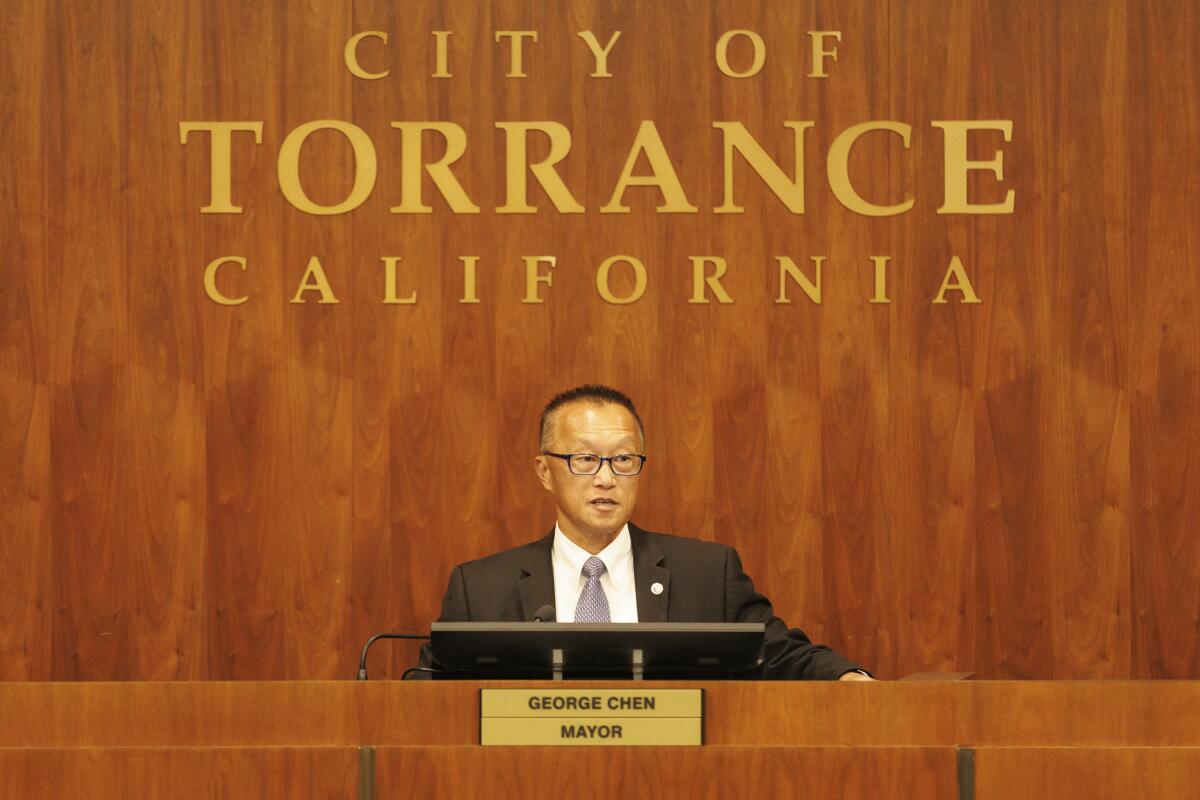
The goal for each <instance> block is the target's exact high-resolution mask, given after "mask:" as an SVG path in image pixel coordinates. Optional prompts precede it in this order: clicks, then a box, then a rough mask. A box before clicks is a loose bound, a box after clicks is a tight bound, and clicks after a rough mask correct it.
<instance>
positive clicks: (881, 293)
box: [871, 256, 892, 305]
mask: <svg viewBox="0 0 1200 800" xmlns="http://www.w3.org/2000/svg"><path fill="white" fill-rule="evenodd" d="M889 258H891V256H871V261H872V262H873V263H874V264H875V294H874V295H872V296H871V302H872V303H873V304H882V305H888V304H889V303H891V302H892V301H891V300H890V299H889V298H888V296H887V266H888V259H889Z"/></svg>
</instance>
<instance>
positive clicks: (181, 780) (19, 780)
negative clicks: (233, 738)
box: [0, 747, 358, 800]
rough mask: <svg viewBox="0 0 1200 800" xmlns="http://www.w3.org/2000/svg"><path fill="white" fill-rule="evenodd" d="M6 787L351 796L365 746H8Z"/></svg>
mask: <svg viewBox="0 0 1200 800" xmlns="http://www.w3.org/2000/svg"><path fill="white" fill-rule="evenodd" d="M0 774H2V775H4V778H5V787H6V788H5V790H6V791H10V792H14V793H16V794H17V795H19V796H23V797H59V798H79V799H80V800H83V798H92V797H98V796H105V797H144V798H164V800H165V798H197V800H199V799H200V798H204V800H216V799H217V798H225V797H262V798H293V797H314V798H315V797H320V798H330V800H333V798H342V799H344V800H350V798H354V797H356V796H357V790H358V749H357V748H352V747H339V748H322V749H317V748H304V749H299V748H282V747H266V748H253V749H243V748H238V749H228V748H204V749H200V748H186V747H171V748H148V747H147V748H125V749H119V750H113V749H101V748H90V747H82V748H70V749H34V748H20V749H7V748H3V749H0Z"/></svg>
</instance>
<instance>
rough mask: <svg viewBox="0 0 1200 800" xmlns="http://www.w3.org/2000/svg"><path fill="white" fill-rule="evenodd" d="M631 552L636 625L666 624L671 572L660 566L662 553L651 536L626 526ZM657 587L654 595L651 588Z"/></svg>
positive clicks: (638, 529) (631, 526) (634, 527)
mask: <svg viewBox="0 0 1200 800" xmlns="http://www.w3.org/2000/svg"><path fill="white" fill-rule="evenodd" d="M629 543H630V546H631V548H632V549H633V584H634V586H635V587H636V588H637V608H638V622H666V621H667V612H668V607H667V598H668V597H670V595H671V570H669V569H667V568H666V567H664V566H662V560H663V554H662V551H661V550H659V549H658V545H657V544H656V543H655V542H654V538H653V536H652V535H651V534H648V533H646V532H645V531H644V530H642V529H641V528H638V527H636V526H634V525H633V524H630V526H629ZM655 587H657V588H658V593H657V594H655V592H654V588H655Z"/></svg>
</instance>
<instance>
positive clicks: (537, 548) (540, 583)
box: [517, 531, 554, 622]
mask: <svg viewBox="0 0 1200 800" xmlns="http://www.w3.org/2000/svg"><path fill="white" fill-rule="evenodd" d="M553 541H554V531H550V535H549V536H547V537H545V538H543V539H539V540H538V541H536V542H534V543H533V546H532V547H530V548H529V553H528V554H527V555H526V556H525V560H524V561H523V562H522V563H521V570H522V572H523V574H522V575H521V579H520V580H519V581H518V582H517V589H518V590H519V591H520V593H521V618H522V619H524V620H525V621H526V622H533V615H534V614H536V613H537V611H538V609H539V608H541V607H542V606H553V605H554V567H553V566H551V564H550V545H551V543H552V542H553ZM549 621H551V622H552V621H553V620H549Z"/></svg>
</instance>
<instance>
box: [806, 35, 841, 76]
mask: <svg viewBox="0 0 1200 800" xmlns="http://www.w3.org/2000/svg"><path fill="white" fill-rule="evenodd" d="M808 37H809V38H810V39H812V69H811V70H810V71H809V73H808V77H810V78H828V77H829V73H828V72H826V71H825V59H826V58H832V59H833V60H834V61H837V48H836V47H831V48H826V47H825V40H826V39H833V40H834V41H835V42H840V41H842V32H841V31H809V32H808Z"/></svg>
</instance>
